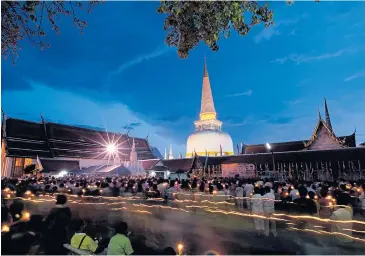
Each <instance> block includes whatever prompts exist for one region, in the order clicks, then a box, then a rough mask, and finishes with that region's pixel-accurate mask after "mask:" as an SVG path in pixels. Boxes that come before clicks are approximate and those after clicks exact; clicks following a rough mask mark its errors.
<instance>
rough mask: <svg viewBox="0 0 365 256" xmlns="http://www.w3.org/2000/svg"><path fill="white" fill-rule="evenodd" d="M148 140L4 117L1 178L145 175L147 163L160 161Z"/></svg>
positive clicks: (43, 121)
mask: <svg viewBox="0 0 365 256" xmlns="http://www.w3.org/2000/svg"><path fill="white" fill-rule="evenodd" d="M152 149H153V148H151V147H150V145H149V143H148V140H147V139H142V138H136V137H130V136H129V135H128V134H120V133H113V132H106V131H99V130H93V129H86V128H80V127H76V126H69V125H63V124H57V123H52V122H46V121H45V120H44V119H43V118H42V122H40V123H37V122H30V121H25V120H20V119H14V118H8V117H6V116H5V115H3V118H2V131H1V176H2V177H4V176H6V177H20V176H21V175H22V174H23V172H24V170H28V171H32V170H35V169H38V170H39V171H42V172H43V173H51V174H57V173H59V172H60V171H67V172H70V173H93V172H94V173H103V174H105V175H112V174H122V175H128V174H145V171H144V169H143V161H145V160H147V159H157V158H158V156H155V155H154V154H153V152H152Z"/></svg>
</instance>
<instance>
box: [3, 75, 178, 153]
mask: <svg viewBox="0 0 365 256" xmlns="http://www.w3.org/2000/svg"><path fill="white" fill-rule="evenodd" d="M30 84H31V86H32V90H29V91H4V92H3V95H2V107H3V108H4V109H6V110H7V111H6V114H7V115H9V116H10V117H15V118H16V117H18V118H19V116H17V115H16V113H17V112H19V109H27V115H26V117H21V118H24V119H27V120H33V121H39V120H40V117H39V113H42V114H43V116H44V118H45V119H46V120H48V121H55V122H58V123H64V124H71V125H72V124H78V126H81V127H93V128H96V127H100V128H104V129H106V130H108V131H112V132H125V130H124V129H123V126H125V124H129V125H132V126H133V128H134V129H133V130H132V131H131V132H130V135H131V136H136V137H140V138H145V137H147V136H148V135H149V142H150V144H151V146H154V147H157V148H158V149H159V150H160V151H161V150H163V149H164V147H165V146H166V145H170V144H172V145H173V149H174V152H185V145H184V144H180V143H179V142H177V141H176V139H175V138H174V137H173V136H170V135H166V134H167V132H164V131H168V129H166V127H162V126H161V125H154V124H151V123H150V122H149V121H146V119H142V118H141V117H140V116H139V114H138V113H135V112H133V111H131V110H130V108H129V107H128V106H126V105H124V104H123V103H110V104H103V103H99V102H96V101H94V100H91V99H89V98H87V97H85V96H84V95H83V94H75V93H72V92H66V91H59V90H55V89H52V88H50V87H48V86H46V85H44V84H40V83H36V82H31V83H30ZM39 98H41V99H42V100H36V101H35V100H34V99H39ZM176 157H177V155H176Z"/></svg>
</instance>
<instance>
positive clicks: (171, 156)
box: [169, 144, 174, 159]
mask: <svg viewBox="0 0 365 256" xmlns="http://www.w3.org/2000/svg"><path fill="white" fill-rule="evenodd" d="M169 159H174V155H173V154H172V145H171V144H170V153H169Z"/></svg>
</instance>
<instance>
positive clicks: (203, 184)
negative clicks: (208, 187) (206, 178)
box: [199, 181, 205, 192]
mask: <svg viewBox="0 0 365 256" xmlns="http://www.w3.org/2000/svg"><path fill="white" fill-rule="evenodd" d="M204 190H205V183H204V182H203V181H202V182H201V183H200V186H199V191H200V192H204Z"/></svg>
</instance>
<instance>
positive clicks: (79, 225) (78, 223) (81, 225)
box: [74, 219, 87, 233]
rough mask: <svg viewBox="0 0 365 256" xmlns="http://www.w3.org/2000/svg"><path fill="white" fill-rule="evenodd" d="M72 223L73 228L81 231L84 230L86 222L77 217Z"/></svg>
mask: <svg viewBox="0 0 365 256" xmlns="http://www.w3.org/2000/svg"><path fill="white" fill-rule="evenodd" d="M74 225H75V230H76V231H77V232H79V233H81V232H83V231H84V229H85V227H86V226H87V223H86V221H84V220H80V219H78V220H75V221H74Z"/></svg>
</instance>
